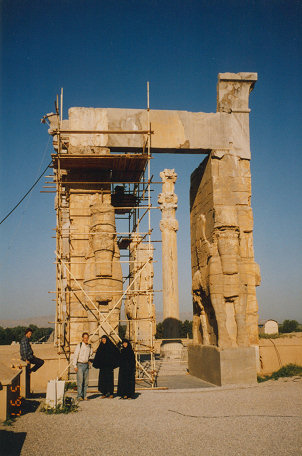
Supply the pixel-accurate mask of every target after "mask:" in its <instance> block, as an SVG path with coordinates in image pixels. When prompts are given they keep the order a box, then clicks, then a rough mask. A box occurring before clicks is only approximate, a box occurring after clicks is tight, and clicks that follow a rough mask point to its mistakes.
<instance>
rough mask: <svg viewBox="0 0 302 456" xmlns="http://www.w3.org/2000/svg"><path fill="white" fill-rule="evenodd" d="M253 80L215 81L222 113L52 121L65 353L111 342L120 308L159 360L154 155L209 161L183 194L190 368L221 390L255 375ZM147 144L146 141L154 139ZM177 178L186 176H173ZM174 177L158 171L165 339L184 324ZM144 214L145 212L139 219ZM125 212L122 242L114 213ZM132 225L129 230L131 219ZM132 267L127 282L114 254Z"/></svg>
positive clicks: (140, 346) (102, 113) (79, 111)
mask: <svg viewBox="0 0 302 456" xmlns="http://www.w3.org/2000/svg"><path fill="white" fill-rule="evenodd" d="M256 81H257V74H256V73H237V74H234V73H222V74H219V75H218V86H217V112H216V113H202V112H187V111H164V110H163V111H157V110H149V109H147V110H143V109H111V108H76V107H75V108H70V109H69V111H68V119H66V120H63V119H62V116H60V115H59V112H57V113H56V114H49V115H47V116H46V117H47V118H48V120H49V122H50V130H49V132H50V134H51V135H52V136H53V144H54V148H55V154H53V156H52V157H53V168H54V176H55V182H56V210H57V249H56V255H57V290H56V296H57V297H56V301H57V315H56V321H57V325H56V341H57V344H58V346H59V347H61V349H64V350H65V351H66V352H67V353H72V351H73V349H74V346H75V345H76V343H78V341H79V340H80V335H81V333H82V331H84V330H87V331H89V333H90V336H91V341H92V343H93V345H94V346H95V345H96V344H97V343H98V340H99V337H100V335H101V333H103V332H105V333H107V334H109V335H110V336H111V337H112V339H113V340H115V341H117V340H118V339H119V336H118V325H119V321H120V318H121V317H120V309H121V305H122V302H123V300H125V314H126V319H127V321H128V325H127V334H128V336H129V337H130V338H131V340H132V341H133V342H134V345H135V348H136V350H138V351H139V350H142V352H143V351H144V350H147V347H148V350H149V351H150V352H151V353H154V350H153V339H154V334H155V309H154V303H153V264H152V262H153V245H152V242H151V237H150V233H151V231H152V230H151V225H150V222H149V227H147V230H146V232H141V226H142V219H143V217H144V215H142V212H143V211H144V210H145V209H146V212H148V210H150V208H151V206H152V205H151V200H150V193H148V192H149V190H150V186H151V179H150V174H148V173H147V174H146V170H147V167H148V166H149V162H150V158H151V154H152V155H156V154H158V153H163V152H164V153H172V154H173V153H177V154H179V153H181V154H183V155H186V154H192V153H194V154H205V155H206V157H205V158H204V160H203V161H201V164H200V166H199V167H198V168H197V169H196V170H194V171H193V172H192V176H191V189H190V210H191V261H192V297H193V332H194V341H193V342H194V343H193V344H192V345H190V347H189V353H188V358H189V371H190V373H191V374H193V375H196V376H198V377H201V378H203V379H205V380H208V381H210V382H213V383H216V384H226V383H247V382H248V383H249V382H253V381H255V378H256V354H255V351H256V349H255V347H257V343H258V325H257V323H258V313H257V311H258V308H257V300H256V291H255V290H256V286H257V285H259V284H260V273H259V267H258V265H257V264H256V263H255V261H254V249H253V214H252V209H251V174H250V159H251V153H250V140H249V112H250V109H249V105H248V103H249V94H250V92H251V91H252V89H253V87H254V85H255V82H256ZM151 139H152V141H151ZM176 171H177V172H178V173H179V172H181V170H176ZM176 177H177V174H176V173H175V170H171V169H168V168H167V169H165V170H164V171H163V172H162V173H161V178H162V182H163V188H162V192H161V193H160V195H159V196H158V203H159V206H160V209H161V212H162V220H161V223H160V229H161V232H162V251H163V314H164V320H165V322H166V331H167V335H168V337H170V338H172V339H173V338H175V337H176V338H177V337H178V334H177V325H176V324H175V322H177V321H178V319H179V309H178V278H177V243H176V235H177V234H176V233H177V230H178V222H177V220H176V218H175V210H176V208H177V196H176V194H175V193H174V185H175V182H176ZM144 214H145V213H144ZM124 215H126V216H129V228H128V230H127V232H126V233H124V234H123V235H119V233H117V230H116V219H117V217H123V216H124ZM130 220H131V222H130ZM121 251H126V252H127V255H128V259H129V271H128V276H127V279H128V282H127V284H125V283H124V284H123V272H122V264H121V263H122V262H121V257H120V252H121Z"/></svg>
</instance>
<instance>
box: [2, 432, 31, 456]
mask: <svg viewBox="0 0 302 456" xmlns="http://www.w3.org/2000/svg"><path fill="white" fill-rule="evenodd" d="M25 438H26V432H13V431H5V430H0V441H1V449H0V454H3V455H5V456H19V455H20V454H21V450H22V447H23V444H24V441H25Z"/></svg>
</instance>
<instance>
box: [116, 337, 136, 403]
mask: <svg viewBox="0 0 302 456" xmlns="http://www.w3.org/2000/svg"><path fill="white" fill-rule="evenodd" d="M134 393H135V355H134V352H133V349H132V346H131V343H130V341H129V340H128V339H123V340H122V347H121V355H120V370H119V376H118V388H117V395H118V396H121V397H122V398H124V399H130V398H133V397H134Z"/></svg>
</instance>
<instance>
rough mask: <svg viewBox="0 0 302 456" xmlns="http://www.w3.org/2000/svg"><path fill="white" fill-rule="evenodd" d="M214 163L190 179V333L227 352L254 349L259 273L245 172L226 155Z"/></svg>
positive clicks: (208, 162)
mask: <svg viewBox="0 0 302 456" xmlns="http://www.w3.org/2000/svg"><path fill="white" fill-rule="evenodd" d="M218 162H219V166H218V167H217V156H216V153H215V151H214V152H213V153H212V154H211V155H210V157H209V158H207V159H206V160H204V162H203V163H202V164H201V165H200V166H199V168H198V169H197V170H195V171H194V173H193V174H192V179H191V242H192V252H191V253H192V275H193V280H192V293H193V302H194V305H193V309H194V319H193V333H194V340H195V342H196V343H197V342H199V343H202V344H203V345H218V346H219V347H220V348H222V349H226V348H230V347H237V346H249V345H252V344H256V343H257V340H258V339H257V331H258V328H257V304H256V301H255V300H256V293H255V287H256V286H257V285H258V284H259V268H258V266H257V265H256V263H255V261H254V251H253V241H252V230H253V217H252V209H251V207H250V198H249V195H250V179H249V178H246V177H245V176H246V175H247V174H248V173H247V168H246V166H244V168H243V174H244V176H242V174H241V169H242V167H241V162H242V161H241V160H239V159H238V158H237V157H233V156H230V155H229V154H227V153H226V152H224V155H222V156H221V157H220V158H219V159H218ZM224 164H225V169H224ZM209 182H211V185H210V184H209ZM238 183H239V185H240V190H242V191H241V192H239V191H238Z"/></svg>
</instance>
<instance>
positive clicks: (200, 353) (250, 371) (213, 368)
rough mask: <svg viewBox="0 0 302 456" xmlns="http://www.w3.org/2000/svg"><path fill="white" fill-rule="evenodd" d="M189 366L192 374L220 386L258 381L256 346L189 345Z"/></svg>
mask: <svg viewBox="0 0 302 456" xmlns="http://www.w3.org/2000/svg"><path fill="white" fill-rule="evenodd" d="M188 368H189V372H190V374H191V375H194V376H195V377H198V378H201V379H202V380H205V381H207V382H210V383H214V384H215V385H219V386H223V385H232V384H253V383H256V382H257V369H256V351H255V347H240V348H236V349H235V348H229V349H225V350H220V349H219V348H217V347H213V346H207V347H205V346H202V345H189V347H188Z"/></svg>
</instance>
